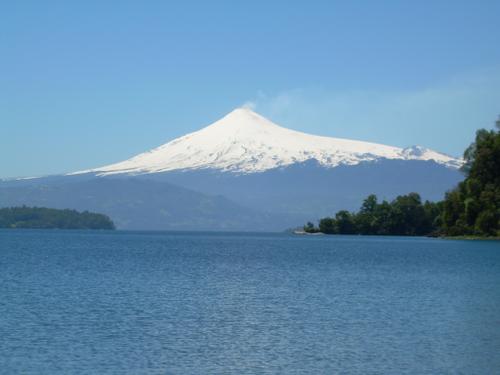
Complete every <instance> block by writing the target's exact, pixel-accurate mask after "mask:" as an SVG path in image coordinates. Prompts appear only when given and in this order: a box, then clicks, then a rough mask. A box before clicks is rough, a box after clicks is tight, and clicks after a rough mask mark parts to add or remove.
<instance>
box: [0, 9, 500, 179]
mask: <svg viewBox="0 0 500 375" xmlns="http://www.w3.org/2000/svg"><path fill="white" fill-rule="evenodd" d="M499 14H500V1H457V0H450V1H412V2H410V1H382V0H381V1H342V2H340V1H272V2H271V1H244V2H238V1H214V0H212V1H198V2H194V1H178V2H170V1H90V0H87V1H79V2H73V1H50V0H47V1H9V2H5V3H4V4H2V6H1V10H0V177H12V176H31V175H44V174H53V173H61V172H70V171H74V170H79V169H83V168H89V167H97V166H100V165H104V164H108V163H111V162H116V161H119V160H122V159H125V158H128V157H130V156H132V155H134V154H136V153H138V152H141V151H145V150H147V149H150V148H152V147H156V146H158V145H160V144H162V143H164V142H165V141H168V140H170V139H173V138H174V137H177V136H180V135H183V134H185V133H187V132H190V131H194V130H196V129H198V128H200V127H202V126H205V125H207V124H209V123H210V122H213V121H215V120H217V119H218V118H219V117H221V116H223V115H224V114H225V113H227V112H229V111H230V110H232V109H233V108H234V107H237V106H240V105H243V104H245V103H247V104H249V105H253V106H254V107H255V109H256V111H257V112H260V113H262V114H263V115H265V116H268V117H270V118H271V119H272V120H274V121H276V122H278V123H280V124H281V125H283V126H287V127H290V128H294V129H297V130H302V131H306V132H310V133H316V134H322V135H330V136H336V137H345V138H353V139H359V140H366V141H374V142H380V143H385V144H390V145H395V146H409V145H413V144H420V145H423V146H426V147H431V148H434V149H437V150H439V151H443V152H446V153H449V154H453V155H459V154H461V153H462V150H463V149H464V147H465V146H467V145H468V144H469V143H470V141H471V140H472V138H473V135H474V132H475V130H476V129H477V128H480V127H490V128H491V127H492V126H493V124H494V121H495V119H496V117H497V115H498V114H500V22H499V20H498V16H499Z"/></svg>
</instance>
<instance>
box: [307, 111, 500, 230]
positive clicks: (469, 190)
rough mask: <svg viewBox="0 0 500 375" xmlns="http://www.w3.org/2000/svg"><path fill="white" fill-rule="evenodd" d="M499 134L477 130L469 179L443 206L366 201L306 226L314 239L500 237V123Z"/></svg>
mask: <svg viewBox="0 0 500 375" xmlns="http://www.w3.org/2000/svg"><path fill="white" fill-rule="evenodd" d="M496 127H497V130H485V129H481V130H478V131H477V133H476V139H475V141H474V142H473V143H472V144H471V145H470V146H469V147H468V148H467V150H466V151H465V153H464V161H465V164H464V166H463V168H462V171H463V172H464V174H465V179H464V181H462V182H461V183H459V184H458V186H457V187H456V188H455V189H453V190H451V191H449V192H448V193H446V195H445V198H444V200H443V201H441V202H437V203H434V202H429V201H426V202H422V200H421V198H420V196H419V195H418V194H417V193H410V194H408V195H401V196H398V197H397V198H396V199H394V200H393V201H391V202H387V201H385V200H384V201H382V202H380V203H379V202H378V200H377V197H376V196H375V195H370V196H368V198H366V199H365V200H364V202H363V204H362V206H361V208H360V210H359V211H358V212H354V213H351V212H348V211H339V212H337V213H336V214H335V216H334V217H326V218H323V219H321V220H320V221H319V226H317V227H316V226H315V225H314V224H313V223H310V222H309V223H307V224H306V225H305V226H304V230H305V231H306V232H309V233H314V232H322V233H326V234H378V235H408V236H421V235H437V236H481V237H490V236H500V119H499V121H497V122H496Z"/></svg>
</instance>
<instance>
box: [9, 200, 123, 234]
mask: <svg viewBox="0 0 500 375" xmlns="http://www.w3.org/2000/svg"><path fill="white" fill-rule="evenodd" d="M0 228H1V229H96V230H99V229H100V230H114V229H115V224H114V223H113V221H112V220H111V219H110V218H109V217H108V216H106V215H103V214H99V213H93V212H88V211H84V212H78V211H76V210H69V209H55V208H46V207H26V206H21V207H6V208H0Z"/></svg>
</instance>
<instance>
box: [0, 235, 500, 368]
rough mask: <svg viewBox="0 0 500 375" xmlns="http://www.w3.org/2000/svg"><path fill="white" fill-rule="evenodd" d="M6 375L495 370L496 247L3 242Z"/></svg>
mask: <svg viewBox="0 0 500 375" xmlns="http://www.w3.org/2000/svg"><path fill="white" fill-rule="evenodd" d="M0 285H1V289H0V372H1V373H2V374H18V373H23V374H24V373H27V374H73V373H85V374H182V375H186V374H333V373H339V372H341V373H349V374H370V373H374V374H375V373H378V374H404V373H412V374H414V373H419V374H425V373H429V374H438V373H441V374H444V373H463V374H494V373H500V244H499V243H498V242H487V241H447V240H435V239H416V238H376V237H349V236H345V237H344V236H328V237H298V236H292V235H285V234H283V235H281V234H279V235H278V234H277V235H271V234H269V235H262V234H252V235H250V234H239V235H238V234H193V233H191V234H189V233H188V234H179V233H178V234H173V233H147V232H142V233H140V232H135V233H134V232H116V233H111V232H109V233H101V232H79V231H29V230H26V231H21V230H19V231H18V230H10V231H9V230H3V231H0Z"/></svg>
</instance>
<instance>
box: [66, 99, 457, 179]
mask: <svg viewBox="0 0 500 375" xmlns="http://www.w3.org/2000/svg"><path fill="white" fill-rule="evenodd" d="M311 159H315V160H317V161H318V162H319V163H320V164H321V165H323V166H325V167H330V168H333V167H336V166H338V165H355V164H359V163H361V162H364V161H375V160H378V159H400V160H433V161H435V162H436V163H438V164H442V165H444V166H446V167H449V168H458V167H460V166H461V164H462V161H461V160H460V159H457V158H453V157H451V156H448V155H445V154H441V153H439V152H436V151H433V150H430V149H426V148H423V147H420V146H413V147H409V148H399V147H392V146H386V145H381V144H376V143H369V142H361V141H353V140H348V139H341V138H331V137H322V136H316V135H311V134H306V133H302V132H298V131H294V130H290V129H286V128H283V127H281V126H279V125H276V124H275V123H273V122H271V121H270V120H268V119H266V118H264V117H263V116H261V115H259V114H257V113H255V112H253V111H252V110H250V109H247V108H238V109H235V110H234V111H232V112H230V113H229V114H227V115H226V116H225V117H223V118H222V119H220V120H219V121H216V122H215V123H213V124H211V125H209V126H207V127H205V128H203V129H201V130H199V131H196V132H194V133H190V134H187V135H185V136H182V137H180V138H177V139H174V140H173V141H171V142H168V143H166V144H164V145H162V146H160V147H157V148H155V149H153V150H151V151H147V152H144V153H142V154H139V155H137V156H135V157H133V158H131V159H128V160H125V161H122V162H120V163H116V164H111V165H107V166H104V167H101V168H95V169H90V170H85V171H79V172H75V173H73V174H81V173H96V174H98V175H103V176H104V175H111V174H123V173H126V174H144V173H158V172H166V171H174V170H193V169H216V170H220V171H223V172H233V173H245V174H246V173H257V172H263V171H266V170H269V169H273V168H278V167H284V166H288V165H291V164H295V163H300V162H304V161H307V160H311Z"/></svg>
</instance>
